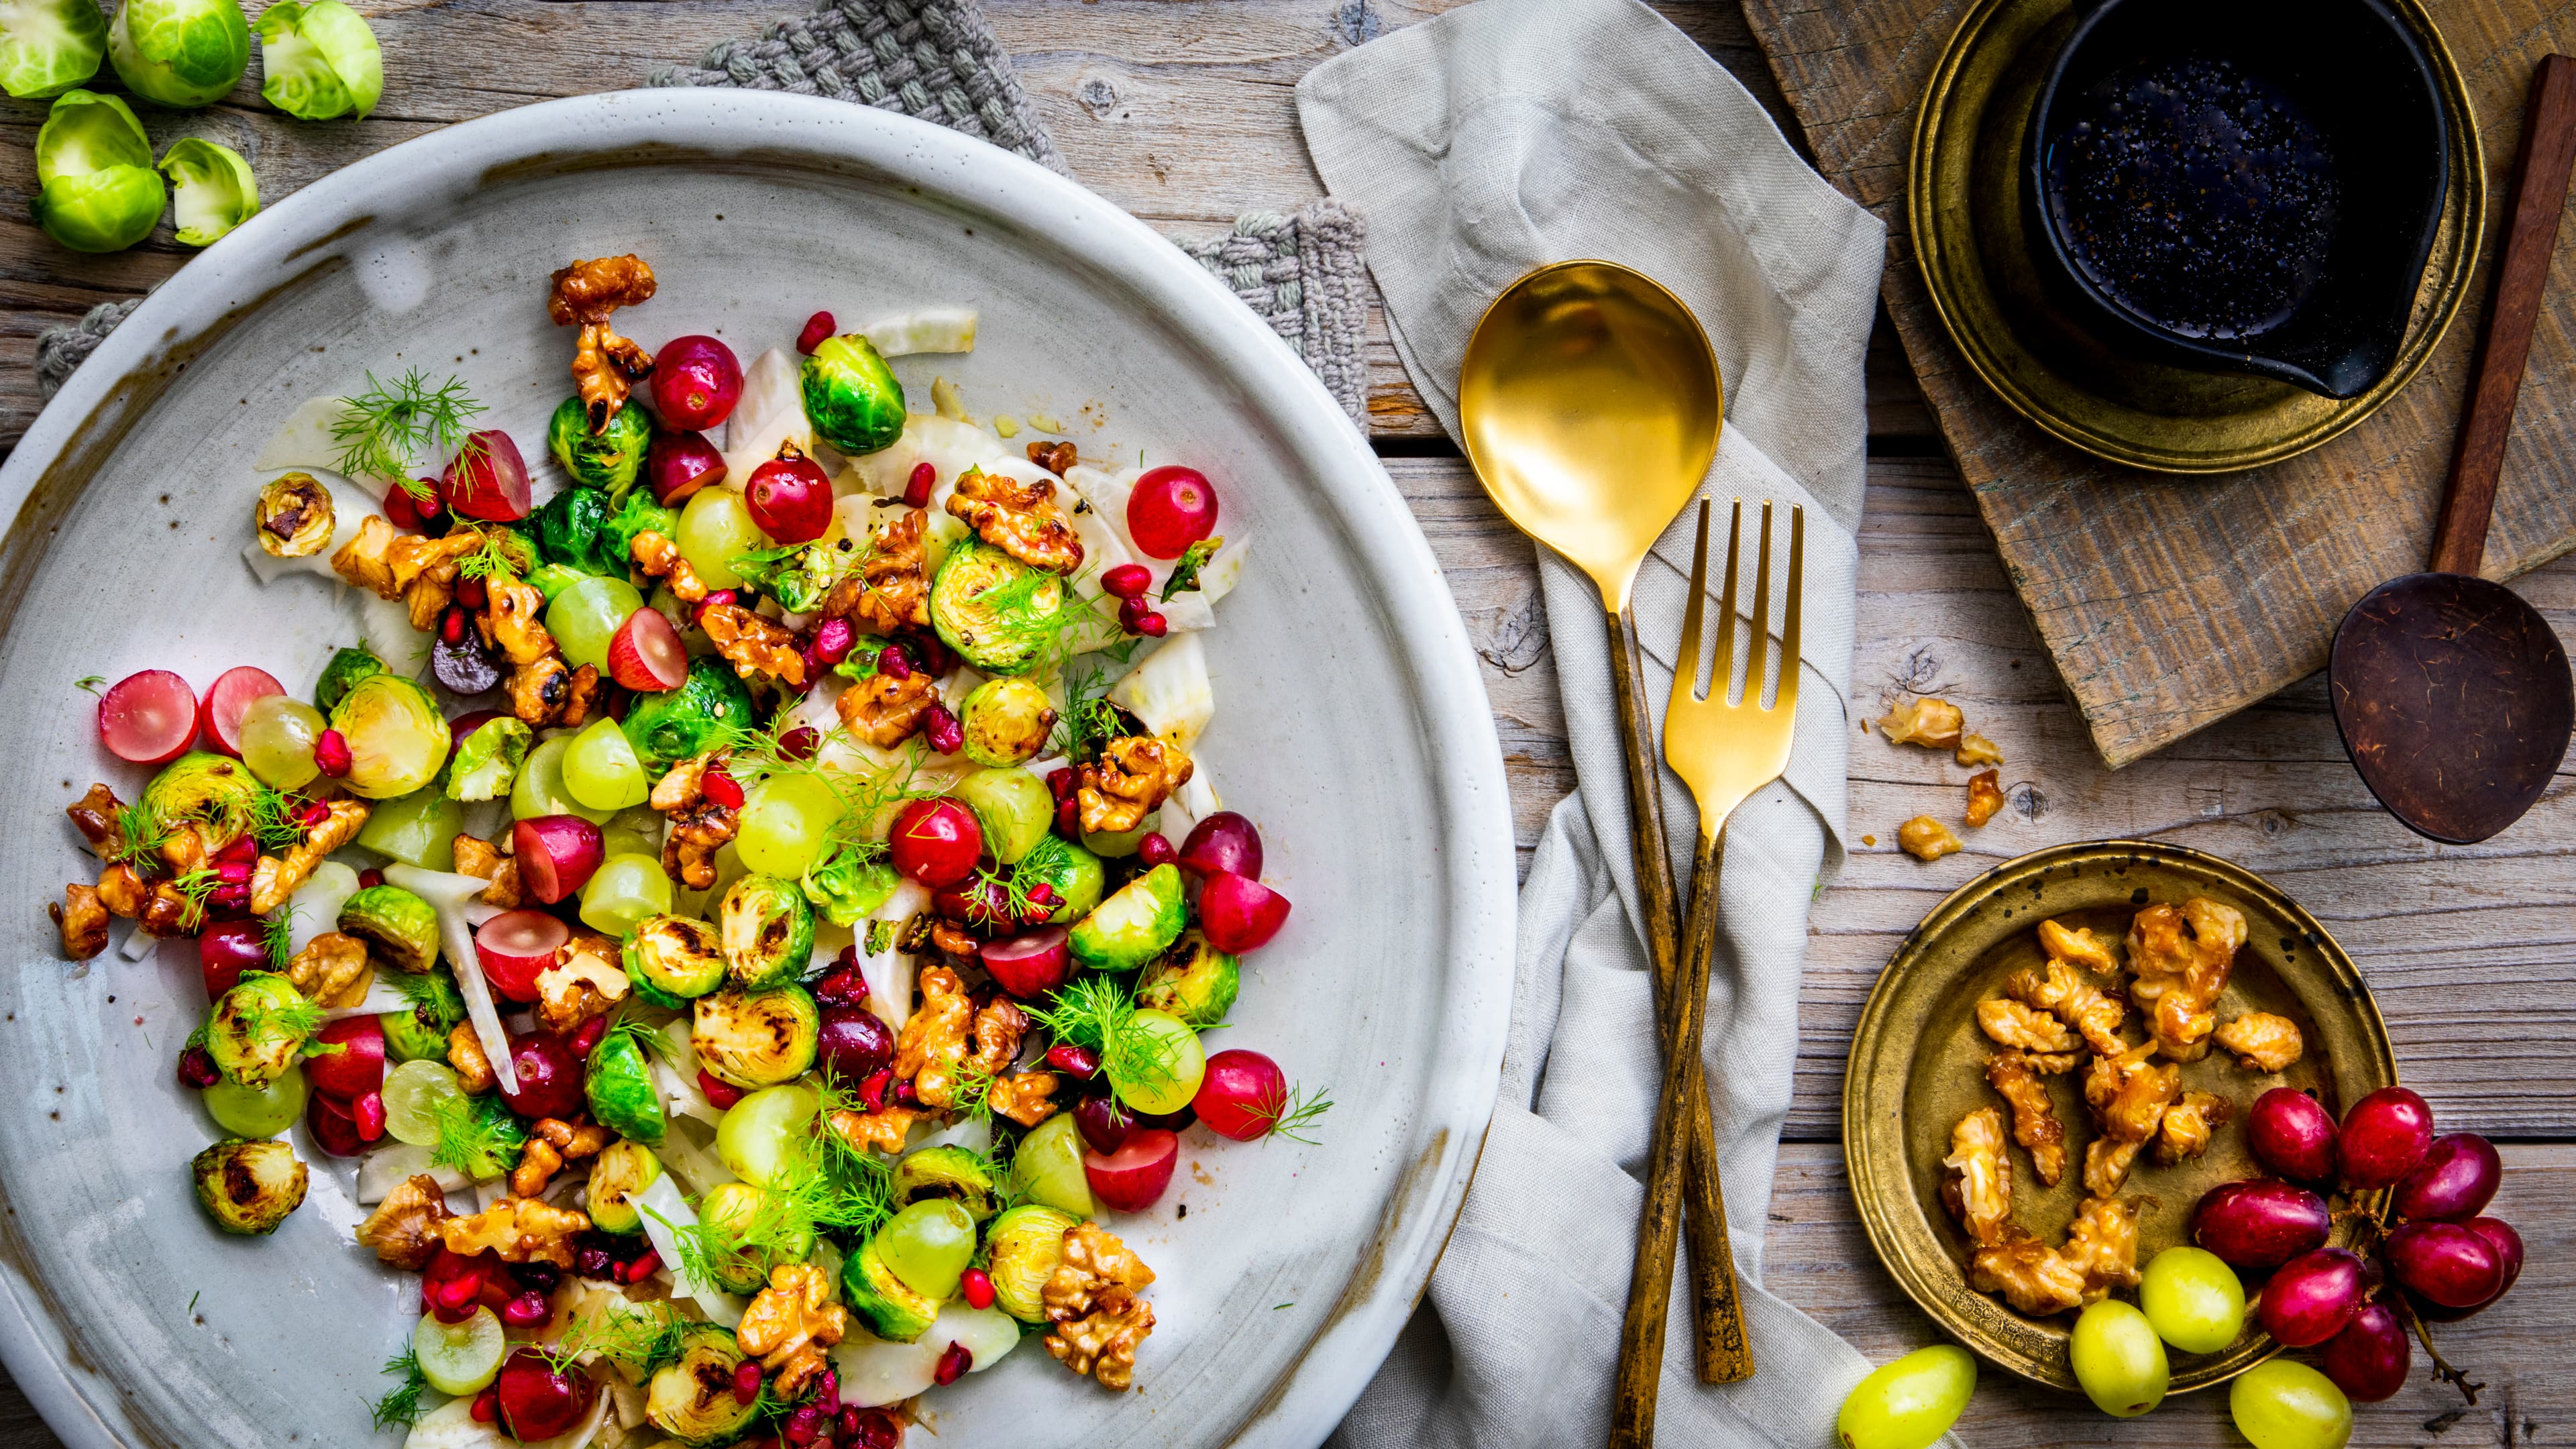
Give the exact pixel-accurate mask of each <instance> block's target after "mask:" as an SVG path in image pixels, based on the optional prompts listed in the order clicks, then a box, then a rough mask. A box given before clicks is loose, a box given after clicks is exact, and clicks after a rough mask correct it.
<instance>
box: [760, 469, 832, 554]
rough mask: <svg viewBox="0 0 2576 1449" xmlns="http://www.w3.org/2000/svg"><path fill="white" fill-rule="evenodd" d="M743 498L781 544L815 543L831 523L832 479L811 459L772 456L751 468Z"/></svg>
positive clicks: (761, 526) (766, 529)
mask: <svg viewBox="0 0 2576 1449" xmlns="http://www.w3.org/2000/svg"><path fill="white" fill-rule="evenodd" d="M742 501H743V502H744V504H746V505H747V506H748V507H749V508H750V509H751V521H752V522H754V523H757V524H759V525H760V531H761V532H763V533H765V534H768V535H769V536H770V537H771V538H774V539H776V540H778V541H779V542H780V543H812V542H813V541H814V540H816V539H818V538H821V537H822V536H823V534H824V533H825V531H826V530H828V529H830V528H831V526H832V479H831V476H830V475H829V474H827V473H825V472H824V471H823V469H822V467H821V466H820V465H818V464H817V463H815V461H814V460H813V459H811V458H806V457H799V456H794V455H790V456H787V457H782V458H772V459H770V460H769V461H768V462H766V463H763V464H761V465H760V466H759V467H757V468H754V469H752V470H751V477H750V479H749V480H748V481H747V482H745V483H744V484H743V489H742Z"/></svg>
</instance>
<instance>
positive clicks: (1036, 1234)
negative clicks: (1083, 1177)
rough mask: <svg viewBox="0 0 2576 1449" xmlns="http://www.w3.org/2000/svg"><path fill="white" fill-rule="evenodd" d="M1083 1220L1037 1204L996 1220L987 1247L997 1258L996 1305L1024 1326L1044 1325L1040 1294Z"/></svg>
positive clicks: (986, 1232)
mask: <svg viewBox="0 0 2576 1449" xmlns="http://www.w3.org/2000/svg"><path fill="white" fill-rule="evenodd" d="M1080 1221H1081V1219H1079V1218H1077V1217H1075V1216H1074V1215H1073V1214H1071V1213H1069V1212H1064V1211H1062V1210H1060V1209H1057V1208H1051V1207H1047V1206H1044V1205H1043V1204H1039V1203H1026V1204H1023V1205H1021V1206H1019V1207H1015V1208H1013V1209H1011V1210H1010V1211H1009V1212H1006V1213H1004V1214H1002V1215H1001V1216H1000V1217H997V1218H995V1219H993V1225H992V1226H991V1227H989V1228H986V1229H985V1230H984V1242H985V1244H986V1245H987V1246H988V1247H990V1248H991V1250H992V1254H993V1266H992V1270H991V1271H992V1277H993V1301H994V1302H995V1303H996V1304H999V1305H1000V1306H1001V1309H1002V1311H1003V1312H1004V1313H1007V1314H1009V1315H1011V1316H1012V1317H1013V1318H1016V1319H1018V1320H1020V1321H1021V1322H1022V1323H1044V1322H1045V1321H1046V1302H1045V1299H1044V1298H1043V1297H1042V1296H1041V1294H1040V1290H1041V1289H1043V1288H1045V1287H1046V1281H1047V1279H1049V1278H1052V1277H1054V1276H1055V1270H1056V1266H1057V1265H1058V1264H1060V1263H1062V1262H1063V1261H1064V1235H1065V1234H1066V1233H1067V1232H1068V1231H1070V1230H1071V1229H1072V1228H1073V1226H1074V1224H1075V1223H1078V1222H1080Z"/></svg>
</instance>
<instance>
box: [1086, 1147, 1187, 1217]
mask: <svg viewBox="0 0 2576 1449" xmlns="http://www.w3.org/2000/svg"><path fill="white" fill-rule="evenodd" d="M1180 1160H1181V1139H1180V1138H1179V1137H1178V1136H1176V1135H1175V1134H1173V1133H1170V1132H1167V1131H1165V1130H1163V1129H1162V1128H1160V1127H1139V1128H1137V1129H1135V1130H1134V1131H1131V1132H1129V1133H1128V1134H1127V1140H1126V1141H1125V1142H1122V1143H1120V1144H1119V1145H1118V1150H1117V1151H1115V1152H1110V1153H1100V1152H1085V1153H1084V1154H1082V1175H1083V1176H1084V1177H1085V1178H1088V1179H1089V1180H1090V1182H1091V1194H1092V1196H1094V1197H1096V1198H1098V1199H1100V1201H1101V1203H1102V1205H1103V1206H1106V1207H1113V1208H1116V1209H1117V1210H1118V1211H1120V1212H1123V1213H1140V1212H1143V1211H1144V1210H1145V1209H1147V1208H1149V1207H1152V1206H1153V1205H1154V1204H1155V1203H1156V1202H1158V1201H1160V1200H1161V1199H1162V1196H1163V1189H1164V1188H1167V1187H1169V1186H1171V1185H1172V1169H1173V1168H1174V1167H1175V1166H1177V1165H1179V1163H1180Z"/></svg>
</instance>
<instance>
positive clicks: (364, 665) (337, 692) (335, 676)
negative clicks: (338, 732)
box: [313, 649, 385, 714]
mask: <svg viewBox="0 0 2576 1449" xmlns="http://www.w3.org/2000/svg"><path fill="white" fill-rule="evenodd" d="M384 672H385V661H383V660H381V659H378V658H377V657H376V656H375V655H374V654H372V653H370V652H368V651H367V650H365V649H341V650H337V651H335V652H333V654H332V655H331V659H330V662H329V663H326V664H324V665H323V666H322V677H321V678H319V679H317V680H315V681H313V707H314V708H315V709H318V710H320V711H322V712H323V713H324V714H329V713H330V712H331V709H332V707H333V706H334V705H337V704H338V703H339V702H340V701H341V700H343V699H346V698H348V697H349V691H350V690H352V689H355V688H357V687H358V681H360V680H362V679H371V678H373V677H374V676H376V675H379V674H382V673H384Z"/></svg>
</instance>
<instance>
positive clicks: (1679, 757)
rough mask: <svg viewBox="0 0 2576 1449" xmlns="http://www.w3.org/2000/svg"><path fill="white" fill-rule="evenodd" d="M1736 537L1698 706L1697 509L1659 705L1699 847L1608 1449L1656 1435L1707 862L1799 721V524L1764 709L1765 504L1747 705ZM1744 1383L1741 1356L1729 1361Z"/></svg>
mask: <svg viewBox="0 0 2576 1449" xmlns="http://www.w3.org/2000/svg"><path fill="white" fill-rule="evenodd" d="M1743 531H1744V504H1743V502H1742V501H1741V500H1738V501H1737V502H1736V504H1735V506H1734V511H1733V513H1732V514H1731V515H1730V517H1729V519H1728V523H1727V530H1726V590H1725V596H1724V598H1722V599H1721V600H1720V601H1719V603H1718V606H1717V630H1718V632H1717V661H1716V668H1715V671H1714V673H1713V675H1712V677H1711V681H1710V684H1709V688H1708V694H1707V695H1706V697H1702V696H1701V695H1700V693H1699V648H1700V620H1701V615H1702V612H1703V610H1704V608H1705V606H1706V604H1707V602H1708V501H1707V500H1706V499H1702V500H1701V501H1700V505H1699V545H1698V547H1697V548H1696V549H1695V550H1694V551H1693V553H1692V554H1691V585H1690V609H1689V612H1688V613H1686V614H1685V615H1684V616H1683V623H1682V646H1681V655H1680V658H1679V660H1678V661H1677V662H1676V666H1675V669H1674V672H1673V691H1672V698H1671V701H1670V702H1669V703H1668V704H1666V705H1665V707H1664V759H1665V760H1666V761H1667V762H1668V763H1670V764H1671V765H1672V767H1673V773H1675V774H1677V775H1679V776H1681V777H1682V783H1683V784H1686V785H1688V786H1690V791H1691V797H1692V798H1693V799H1694V800H1696V801H1697V802H1698V803H1699V849H1698V851H1697V853H1696V854H1695V856H1694V858H1693V860H1692V862H1691V884H1690V909H1689V911H1688V913H1687V914H1686V915H1685V916H1684V918H1683V922H1682V932H1681V943H1680V944H1681V952H1682V956H1681V966H1680V970H1679V971H1678V972H1677V973H1676V974H1675V975H1674V978H1673V989H1672V992H1671V993H1670V996H1669V999H1668V1000H1667V1002H1666V1004H1665V1013H1664V1032H1663V1047H1664V1075H1663V1087H1662V1091H1661V1093H1660V1095H1659V1096H1658V1098H1657V1100H1656V1103H1655V1135H1654V1139H1653V1143H1652V1146H1651V1148H1650V1149H1649V1155H1648V1158H1647V1171H1646V1202H1645V1206H1644V1208H1643V1209H1642V1210H1641V1211H1640V1212H1639V1213H1638V1216H1637V1261H1636V1266H1635V1268H1634V1269H1633V1270H1632V1272H1631V1275H1630V1277H1629V1281H1628V1317H1627V1320H1626V1322H1625V1323H1623V1324H1622V1325H1621V1327H1620V1334H1619V1374H1618V1379H1617V1381H1616V1384H1615V1387H1614V1397H1613V1399H1612V1404H1611V1425H1610V1443H1611V1445H1612V1449H1646V1446H1648V1445H1650V1444H1652V1443H1653V1442H1654V1437H1655V1391H1656V1388H1657V1386H1658V1385H1659V1384H1660V1382H1661V1380H1662V1374H1663V1363H1664V1316H1665V1310H1666V1308H1667V1306H1668V1305H1669V1304H1670V1302H1671V1300H1672V1288H1673V1238H1674V1234H1675V1231H1676V1229H1677V1227H1678V1225H1679V1222H1680V1217H1681V1181H1682V1167H1683V1159H1684V1157H1685V1155H1686V1154H1687V1153H1688V1151H1689V1148H1690V1135H1689V1132H1688V1127H1689V1115H1688V1114H1689V1112H1690V1107H1691V1103H1692V1101H1693V1100H1694V1099H1695V1098H1698V1097H1700V1096H1701V1095H1702V1094H1704V1093H1705V1092H1706V1090H1707V1088H1706V1086H1705V1085H1704V1083H1703V1080H1702V1071H1701V1067H1700V1032H1701V1027H1702V1025H1703V1024H1704V1022H1705V1020H1706V1017H1707V1013H1708V976H1709V961H1710V956H1711V954H1712V953H1713V952H1714V950H1715V948H1716V942H1717V875H1718V852H1719V848H1720V845H1721V842H1723V841H1724V839H1725V837H1726V820H1727V817H1728V816H1729V815H1732V814H1733V813H1734V812H1735V809H1736V807H1737V806H1739V805H1742V804H1743V803H1744V802H1745V800H1746V799H1748V798H1750V797H1751V796H1752V794H1753V792H1754V791H1756V790H1759V789H1761V788H1762V787H1763V786H1764V785H1767V784H1769V783H1771V782H1772V781H1773V780H1776V779H1778V778H1779V777H1780V774H1781V772H1782V771H1783V770H1785V769H1787V768H1788V766H1789V744H1790V731H1791V727H1792V726H1793V725H1794V724H1795V722H1796V719H1797V714H1798V594H1799V586H1800V584H1801V583H1802V582H1803V578H1802V575H1803V573H1804V558H1805V552H1806V535H1807V519H1806V514H1805V512H1804V510H1801V509H1798V508H1794V507H1793V508H1791V509H1790V510H1789V580H1788V583H1789V587H1788V591H1787V595H1788V605H1787V608H1786V610H1785V611H1784V616H1783V619H1782V628H1781V632H1780V648H1781V652H1780V687H1779V692H1778V697H1777V699H1776V700H1775V701H1774V702H1773V703H1771V704H1770V705H1767V706H1766V705H1764V704H1763V703H1762V683H1763V675H1764V674H1765V672H1766V671H1767V670H1768V668H1769V665H1770V634H1771V505H1770V504H1769V503H1768V502H1767V501H1766V502H1765V503H1764V504H1763V505H1762V532H1761V538H1760V546H1761V553H1760V554H1759V556H1758V560H1759V561H1758V562H1757V563H1756V565H1755V569H1754V579H1753V600H1754V602H1753V644H1752V651H1751V654H1750V656H1749V658H1748V661H1747V663H1746V666H1745V671H1744V697H1743V700H1742V702H1740V703H1729V702H1728V699H1727V696H1728V694H1729V693H1730V692H1731V690H1732V688H1733V680H1734V675H1735V584H1736V553H1737V546H1738V543H1739V541H1740V538H1741V535H1742V534H1743ZM1724 1232H1725V1224H1724V1223H1723V1222H1720V1223H1719V1224H1718V1237H1719V1242H1718V1243H1717V1244H1716V1247H1717V1251H1716V1252H1714V1253H1712V1254H1710V1255H1709V1256H1710V1257H1711V1258H1712V1259H1713V1261H1710V1262H1705V1263H1700V1264H1698V1265H1697V1268H1698V1271H1699V1273H1700V1275H1701V1277H1702V1278H1703V1280H1709V1281H1715V1280H1716V1275H1723V1281H1724V1283H1725V1285H1726V1291H1725V1293H1724V1294H1723V1297H1724V1299H1725V1301H1726V1302H1727V1303H1728V1304H1729V1305H1730V1306H1732V1307H1734V1309H1735V1313H1734V1322H1733V1324H1732V1329H1733V1333H1732V1337H1733V1339H1734V1342H1735V1343H1736V1344H1737V1345H1739V1346H1741V1345H1742V1344H1743V1341H1744V1316H1743V1310H1742V1307H1741V1304H1740V1301H1739V1300H1738V1298H1737V1296H1736V1292H1735V1260H1734V1256H1733V1254H1732V1253H1731V1252H1729V1251H1727V1249H1726V1244H1725V1241H1724ZM1738 1357H1739V1359H1740V1361H1741V1363H1742V1365H1743V1373H1741V1374H1737V1375H1735V1376H1734V1377H1736V1378H1743V1377H1748V1376H1750V1375H1751V1373H1752V1356H1751V1354H1750V1352H1749V1351H1744V1350H1741V1349H1740V1347H1739V1355H1738Z"/></svg>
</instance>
